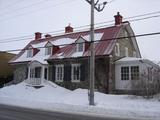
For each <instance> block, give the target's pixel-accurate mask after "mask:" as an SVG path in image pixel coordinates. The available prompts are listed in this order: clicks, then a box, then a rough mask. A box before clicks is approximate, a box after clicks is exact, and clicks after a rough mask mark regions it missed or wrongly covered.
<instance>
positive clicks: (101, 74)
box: [49, 57, 109, 93]
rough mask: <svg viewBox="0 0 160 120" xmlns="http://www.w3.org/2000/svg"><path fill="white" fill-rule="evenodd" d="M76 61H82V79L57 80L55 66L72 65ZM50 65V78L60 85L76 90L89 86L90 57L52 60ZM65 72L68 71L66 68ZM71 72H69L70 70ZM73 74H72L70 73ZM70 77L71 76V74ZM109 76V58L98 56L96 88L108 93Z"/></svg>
mask: <svg viewBox="0 0 160 120" xmlns="http://www.w3.org/2000/svg"><path fill="white" fill-rule="evenodd" d="M74 63H80V64H81V65H82V70H81V77H82V79H81V81H80V82H72V81H71V80H69V79H68V78H67V79H68V80H66V78H65V79H64V81H63V82H55V70H54V66H55V65H56V64H63V65H64V66H70V65H71V64H74ZM50 64H51V65H50V67H49V80H50V81H53V82H55V83H57V84H58V85H60V86H63V87H65V88H68V89H71V90H74V89H77V88H84V89H88V88H89V73H90V72H89V59H88V58H79V59H78V58H75V59H72V60H71V59H68V60H67V59H65V60H61V61H60V60H59V61H52V63H50ZM64 72H67V71H65V70H64ZM68 73H69V72H68ZM64 74H65V73H64ZM70 75H71V74H70ZM69 77H70V76H69ZM108 77H109V59H108V57H101V58H96V64H95V89H96V90H98V91H101V92H104V93H108Z"/></svg>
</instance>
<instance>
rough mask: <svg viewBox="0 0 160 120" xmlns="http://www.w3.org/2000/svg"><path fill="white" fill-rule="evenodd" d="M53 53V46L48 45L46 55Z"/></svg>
mask: <svg viewBox="0 0 160 120" xmlns="http://www.w3.org/2000/svg"><path fill="white" fill-rule="evenodd" d="M51 54H52V46H47V47H46V48H45V55H51Z"/></svg>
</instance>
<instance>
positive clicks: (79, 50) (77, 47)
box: [76, 42, 84, 52]
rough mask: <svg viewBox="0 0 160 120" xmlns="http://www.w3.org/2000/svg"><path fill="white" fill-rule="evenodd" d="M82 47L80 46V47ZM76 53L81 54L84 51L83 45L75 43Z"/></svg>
mask: <svg viewBox="0 0 160 120" xmlns="http://www.w3.org/2000/svg"><path fill="white" fill-rule="evenodd" d="M81 45H82V46H81ZM76 51H77V52H83V51H84V43H81V42H80V43H76Z"/></svg>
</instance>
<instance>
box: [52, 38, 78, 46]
mask: <svg viewBox="0 0 160 120" xmlns="http://www.w3.org/2000/svg"><path fill="white" fill-rule="evenodd" d="M75 41H76V39H71V38H61V39H57V40H54V41H50V42H51V43H52V44H53V45H56V46H59V47H63V46H66V45H69V44H72V43H74V42H75Z"/></svg>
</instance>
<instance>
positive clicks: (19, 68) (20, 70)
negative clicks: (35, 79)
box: [14, 64, 28, 84]
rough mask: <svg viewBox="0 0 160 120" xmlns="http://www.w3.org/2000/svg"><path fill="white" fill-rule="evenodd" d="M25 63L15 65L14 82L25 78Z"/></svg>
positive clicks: (26, 72)
mask: <svg viewBox="0 0 160 120" xmlns="http://www.w3.org/2000/svg"><path fill="white" fill-rule="evenodd" d="M27 69H28V68H27V65H26V64H23V65H16V70H15V71H14V83H15V84H17V83H19V82H22V81H23V80H25V79H26V78H27V74H28V70H27Z"/></svg>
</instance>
